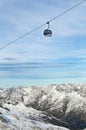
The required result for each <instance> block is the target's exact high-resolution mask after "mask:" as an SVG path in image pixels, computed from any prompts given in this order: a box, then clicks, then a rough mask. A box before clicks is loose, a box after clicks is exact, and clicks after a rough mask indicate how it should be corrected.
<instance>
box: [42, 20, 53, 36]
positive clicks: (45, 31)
mask: <svg viewBox="0 0 86 130" xmlns="http://www.w3.org/2000/svg"><path fill="white" fill-rule="evenodd" d="M47 24H48V28H47V29H45V30H44V32H43V35H44V36H45V37H51V36H52V31H51V30H50V29H49V28H50V25H49V22H47Z"/></svg>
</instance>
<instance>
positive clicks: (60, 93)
mask: <svg viewBox="0 0 86 130" xmlns="http://www.w3.org/2000/svg"><path fill="white" fill-rule="evenodd" d="M85 128H86V84H60V85H57V84H52V85H49V86H45V87H35V86H30V87H17V88H0V130H85Z"/></svg>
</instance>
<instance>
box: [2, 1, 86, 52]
mask: <svg viewBox="0 0 86 130" xmlns="http://www.w3.org/2000/svg"><path fill="white" fill-rule="evenodd" d="M84 2H86V0H83V1H81V2H79V3H77V4H76V5H74V6H72V7H71V8H69V9H67V10H65V11H64V12H62V13H61V14H59V15H57V16H55V17H53V18H52V19H50V20H49V21H47V22H45V23H44V24H42V25H40V26H38V27H36V28H34V29H33V30H31V31H29V32H27V33H25V34H24V35H22V36H20V37H18V38H16V39H15V40H13V41H11V42H9V43H7V44H5V45H4V46H2V47H1V48H0V50H2V49H4V48H6V47H8V46H9V45H11V44H13V43H15V42H17V41H19V40H20V39H22V38H24V37H26V36H27V35H30V34H31V33H33V32H35V31H36V30H38V29H40V28H41V27H43V26H44V25H46V24H47V23H48V22H49V23H50V22H52V21H54V20H56V19H57V18H59V17H61V16H63V15H65V14H66V13H68V12H69V11H71V10H72V9H74V8H76V7H78V6H79V5H81V4H82V3H84Z"/></svg>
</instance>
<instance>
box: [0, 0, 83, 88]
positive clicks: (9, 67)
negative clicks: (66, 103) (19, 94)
mask: <svg viewBox="0 0 86 130" xmlns="http://www.w3.org/2000/svg"><path fill="white" fill-rule="evenodd" d="M79 2H80V0H76V1H75V0H66V1H64V0H0V48H1V47H3V46H4V45H6V44H7V43H9V42H11V41H13V40H15V39H16V38H18V37H20V36H22V35H24V34H25V33H27V32H29V31H31V30H33V29H34V28H36V27H38V26H40V25H42V24H44V23H45V22H47V21H49V20H50V19H52V18H53V17H55V16H57V15H59V14H61V13H62V12H64V11H65V10H67V9H69V8H71V7H72V6H74V5H75V4H77V3H79ZM85 12H86V2H85V3H83V4H81V5H80V6H78V7H77V8H75V9H73V10H71V11H70V12H68V13H67V14H65V15H63V16H61V17H59V18H58V19H55V20H54V21H52V22H51V23H50V29H51V30H52V32H53V35H52V37H50V38H49V37H44V36H43V31H44V29H46V28H47V25H44V26H43V27H42V28H40V29H38V30H36V31H34V32H33V33H31V34H30V35H28V36H26V37H24V38H23V39H21V40H19V41H17V42H15V43H14V44H12V45H10V46H8V47H6V48H4V49H2V50H1V49H0V87H15V86H30V85H36V86H45V85H48V84H56V83H57V84H58V83H86V15H85Z"/></svg>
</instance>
